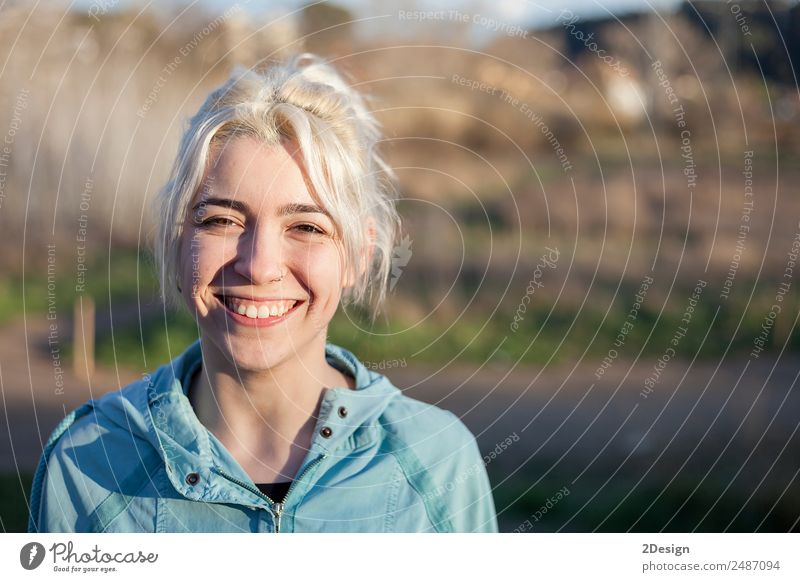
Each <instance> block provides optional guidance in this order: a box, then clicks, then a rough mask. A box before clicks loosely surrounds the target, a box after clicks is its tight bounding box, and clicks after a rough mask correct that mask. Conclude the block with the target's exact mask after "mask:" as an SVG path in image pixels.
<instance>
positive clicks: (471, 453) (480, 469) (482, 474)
mask: <svg viewBox="0 0 800 582" xmlns="http://www.w3.org/2000/svg"><path fill="white" fill-rule="evenodd" d="M451 414H452V413H451ZM452 416H453V418H454V419H455V420H454V421H453V422H454V423H456V426H457V427H458V429H460V430H458V432H460V433H461V437H460V440H461V444H460V448H457V449H456V450H457V452H456V450H454V455H455V456H456V466H455V468H454V469H453V470H452V473H451V481H450V482H451V483H452V485H446V488H447V489H451V491H450V492H449V493H448V494H447V497H446V498H447V500H448V509H449V511H448V513H449V514H450V520H451V524H452V527H453V531H454V532H476V533H477V532H483V533H497V531H498V526H497V513H496V511H495V506H494V498H493V497H492V486H491V484H490V483H489V476H488V474H487V473H486V466H485V465H484V462H483V457H482V456H481V453H480V450H479V448H478V444H477V442H476V440H475V436H474V435H473V434H472V433H471V432H470V431H469V429H468V428H467V427H466V426H465V425H464V423H463V422H461V420H460V419H459V418H458V417H457V416H456V415H454V414H453V415H452ZM457 447H458V445H457Z"/></svg>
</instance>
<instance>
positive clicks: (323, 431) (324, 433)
mask: <svg viewBox="0 0 800 582" xmlns="http://www.w3.org/2000/svg"><path fill="white" fill-rule="evenodd" d="M319 434H321V435H322V436H323V437H325V438H326V439H329V438H331V435H332V434H333V431H332V430H331V429H330V427H329V426H323V427H322V429H320V431H319Z"/></svg>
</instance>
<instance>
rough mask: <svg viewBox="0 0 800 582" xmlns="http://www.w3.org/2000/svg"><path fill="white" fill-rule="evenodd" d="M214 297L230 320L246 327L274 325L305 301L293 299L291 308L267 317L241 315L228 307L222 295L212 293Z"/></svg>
mask: <svg viewBox="0 0 800 582" xmlns="http://www.w3.org/2000/svg"><path fill="white" fill-rule="evenodd" d="M214 298H215V299H216V300H217V301H219V304H220V305H221V306H222V308H223V309H224V310H225V314H226V315H227V316H228V317H229V318H231V319H232V320H234V321H235V322H237V323H239V324H241V325H245V326H248V327H269V326H270V325H276V324H278V323H280V322H282V321H283V320H285V319H286V318H288V317H289V316H290V315H292V314H293V313H294V312H295V311H297V309H298V308H299V307H300V306H301V305H302V304H304V303H305V301H300V300H297V301H295V304H294V305H293V306H292V307H291V309H289V310H288V311H286V312H285V313H284V314H283V315H275V316H269V317H247V315H241V314H239V313H236V312H235V311H233V310H232V309H231V308H230V307H228V305H227V303H226V301H225V300H224V297H223V296H221V295H214Z"/></svg>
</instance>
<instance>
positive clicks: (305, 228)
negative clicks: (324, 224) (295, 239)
mask: <svg viewBox="0 0 800 582" xmlns="http://www.w3.org/2000/svg"><path fill="white" fill-rule="evenodd" d="M295 228H296V229H298V230H300V231H302V232H308V233H311V234H325V231H324V230H322V229H320V228H318V227H316V226H314V225H313V224H298V225H297V226H295Z"/></svg>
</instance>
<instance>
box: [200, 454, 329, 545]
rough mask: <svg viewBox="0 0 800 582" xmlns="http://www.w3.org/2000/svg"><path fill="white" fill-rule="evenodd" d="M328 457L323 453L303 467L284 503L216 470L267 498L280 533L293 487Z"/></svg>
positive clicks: (219, 473)
mask: <svg viewBox="0 0 800 582" xmlns="http://www.w3.org/2000/svg"><path fill="white" fill-rule="evenodd" d="M327 458H328V455H327V454H324V455H322V456H320V457H317V458H316V459H314V460H313V461H311V462H310V463H309V464H308V465H306V468H305V469H303V471H302V472H301V473H300V475H298V476H297V478H296V479H294V480H293V481H292V484H291V485H289V489H287V491H286V495H285V496H284V497H283V503H278V502H277V501H273V500H272V498H271V497H269V496H268V495H266V494H265V493H262V492H261V491H259V489H258V488H257V487H251V486H250V485H248V484H247V483H245V482H244V481H240V480H239V479H237V478H235V477H233V476H231V475H228V474H227V473H226V472H225V471H223V470H222V469H218V468H216V467H215V468H214V471H215V472H216V473H217V474H218V475H220V476H221V477H225V478H226V479H227V480H228V481H231V482H232V483H235V484H236V485H238V486H239V487H242V488H244V489H246V490H247V491H250V492H251V493H254V494H255V495H258V496H259V497H261V498H262V499H264V500H266V501H267V502H268V503H269V505H270V509H271V510H272V513H273V515H274V517H275V533H280V531H281V515H282V514H283V508H284V507H286V500H287V499H289V495H290V494H291V492H292V489H294V488H295V485H296V484H297V482H298V481H301V480H302V479H303V477H305V476H306V474H307V473H308V472H309V471H310V470H311V468H312V467H316V466H317V465H319V464H320V463H321V462H322V461H323V460H325V459H327Z"/></svg>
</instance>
